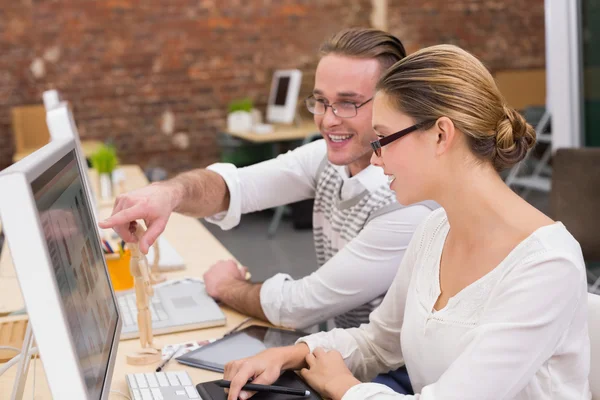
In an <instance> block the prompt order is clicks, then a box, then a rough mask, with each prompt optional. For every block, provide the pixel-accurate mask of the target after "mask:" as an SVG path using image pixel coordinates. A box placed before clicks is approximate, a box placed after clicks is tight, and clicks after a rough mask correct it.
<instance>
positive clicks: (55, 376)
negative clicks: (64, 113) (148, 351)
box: [0, 140, 121, 399]
mask: <svg viewBox="0 0 600 400" xmlns="http://www.w3.org/2000/svg"><path fill="white" fill-rule="evenodd" d="M75 151H76V146H75V142H74V141H73V140H56V141H54V140H53V141H51V142H50V143H48V144H47V145H45V146H44V147H42V148H41V149H39V150H38V151H36V152H34V153H33V154H31V155H29V156H27V157H25V158H24V159H22V160H21V161H19V162H18V163H16V164H14V165H12V166H11V167H9V168H7V169H6V170H4V171H2V172H1V173H0V194H1V195H0V218H1V220H2V223H3V228H4V232H5V235H6V240H7V242H8V245H9V248H10V252H11V255H12V259H13V263H14V267H15V271H16V274H17V277H18V280H19V284H20V286H21V292H22V294H23V299H24V301H25V305H26V307H27V312H28V314H29V322H30V324H31V326H32V328H33V333H34V335H35V340H36V343H37V346H38V349H39V352H40V356H41V359H42V362H43V364H44V369H45V372H46V376H47V378H48V384H49V386H50V390H51V392H52V396H53V398H56V399H106V398H108V394H109V389H110V384H111V378H112V372H113V366H114V362H115V357H116V353H117V346H118V341H119V336H120V330H121V315H120V312H119V308H118V307H117V300H116V297H115V295H114V292H113V291H112V287H111V284H110V280H109V275H108V271H107V268H106V263H105V260H104V257H103V254H102V249H101V247H100V239H99V236H98V230H97V229H96V228H95V226H94V221H93V217H92V209H91V204H90V199H89V196H88V192H87V191H86V190H84V187H83V182H82V171H81V168H80V165H79V163H78V162H77V157H76V154H75Z"/></svg>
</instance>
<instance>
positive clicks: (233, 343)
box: [176, 325, 308, 372]
mask: <svg viewBox="0 0 600 400" xmlns="http://www.w3.org/2000/svg"><path fill="white" fill-rule="evenodd" d="M307 335H308V334H307V333H305V332H300V331H288V330H284V329H277V328H267V327H265V326H258V325H250V326H249V327H247V328H244V329H242V330H240V331H238V332H234V333H232V334H230V335H228V336H225V337H224V338H222V339H219V340H217V341H216V342H213V343H210V344H207V345H205V346H202V347H201V348H199V349H197V350H194V351H190V352H189V353H186V354H184V355H182V356H179V357H177V358H176V360H177V361H178V362H180V363H182V364H185V365H189V366H191V367H197V368H204V369H208V370H211V371H217V372H223V370H224V368H225V364H227V363H228V362H229V361H234V360H239V359H240V358H246V357H251V356H253V355H255V354H258V353H260V352H261V351H263V350H266V349H268V348H271V347H281V346H291V345H293V344H294V343H296V340H298V339H300V338H301V337H303V336H307Z"/></svg>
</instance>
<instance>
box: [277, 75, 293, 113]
mask: <svg viewBox="0 0 600 400" xmlns="http://www.w3.org/2000/svg"><path fill="white" fill-rule="evenodd" d="M289 86H290V77H289V76H282V77H280V78H279V79H278V80H277V90H276V92H275V105H276V106H285V101H286V99H287V93H288V87H289Z"/></svg>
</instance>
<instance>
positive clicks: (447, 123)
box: [433, 117, 456, 155]
mask: <svg viewBox="0 0 600 400" xmlns="http://www.w3.org/2000/svg"><path fill="white" fill-rule="evenodd" d="M433 129H435V132H436V134H437V142H436V155H442V154H444V153H446V152H447V151H448V150H449V149H450V148H451V147H452V144H453V143H454V141H455V140H456V129H455V127H454V123H453V122H452V120H451V119H450V118H448V117H440V118H438V120H437V121H436V122H435V125H434V126H433Z"/></svg>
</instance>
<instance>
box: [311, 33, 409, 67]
mask: <svg viewBox="0 0 600 400" xmlns="http://www.w3.org/2000/svg"><path fill="white" fill-rule="evenodd" d="M319 53H320V55H321V57H323V56H326V55H328V54H338V55H343V56H347V57H356V58H374V59H377V60H378V61H379V63H380V65H381V69H382V71H385V70H386V69H388V68H389V67H391V66H392V65H393V64H394V63H395V62H397V61H398V60H401V59H403V58H404V57H406V50H405V49H404V45H403V44H402V42H401V41H400V39H398V38H397V37H395V36H394V35H392V34H390V33H387V32H384V31H380V30H378V29H370V28H348V29H344V30H341V31H339V32H337V33H336V34H334V35H333V36H331V37H330V38H329V39H327V40H326V41H325V42H323V44H321V48H320V49H319Z"/></svg>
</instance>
